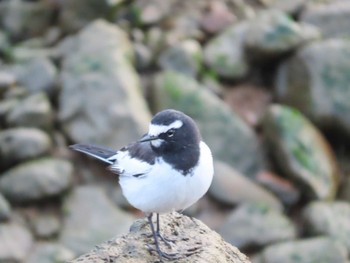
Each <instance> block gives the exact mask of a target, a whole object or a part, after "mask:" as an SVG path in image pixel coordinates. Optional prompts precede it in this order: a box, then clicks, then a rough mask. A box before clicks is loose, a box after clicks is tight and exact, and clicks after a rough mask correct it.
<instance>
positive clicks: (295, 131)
mask: <svg viewBox="0 0 350 263" xmlns="http://www.w3.org/2000/svg"><path fill="white" fill-rule="evenodd" d="M263 126H264V136H265V140H266V145H267V147H268V149H269V152H270V154H271V157H272V158H273V161H274V162H275V163H276V164H277V165H278V167H279V169H280V170H281V174H282V175H285V176H288V177H290V178H291V179H293V180H294V181H295V183H296V184H297V185H299V186H300V187H301V188H302V189H305V190H304V191H303V193H304V194H305V196H307V197H309V198H314V199H323V200H330V199H333V198H334V197H335V195H336V190H337V187H338V181H339V172H338V167H337V163H336V161H335V156H334V154H333V152H332V149H331V148H330V146H329V145H328V143H327V141H326V140H325V138H324V137H323V136H322V134H321V133H320V132H319V131H318V130H317V128H316V127H314V126H313V124H312V123H311V122H309V121H308V120H307V119H306V118H305V117H303V116H302V115H301V114H300V113H299V112H298V111H297V110H294V109H292V108H289V107H286V106H281V105H277V104H275V105H272V106H271V107H270V109H269V111H268V112H267V114H266V116H265V118H264V121H263Z"/></svg>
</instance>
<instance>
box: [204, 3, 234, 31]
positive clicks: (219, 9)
mask: <svg viewBox="0 0 350 263" xmlns="http://www.w3.org/2000/svg"><path fill="white" fill-rule="evenodd" d="M235 20H236V17H235V15H234V14H233V13H232V11H231V10H230V9H229V8H228V6H227V5H226V3H225V2H221V1H211V2H208V6H207V11H206V12H205V13H204V14H203V16H202V18H201V20H200V25H201V27H202V29H203V30H204V31H206V32H207V33H209V34H217V33H219V32H221V31H223V30H224V29H225V28H227V27H228V26H229V25H230V24H232V23H233V22H235Z"/></svg>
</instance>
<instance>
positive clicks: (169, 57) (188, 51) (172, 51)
mask: <svg viewBox="0 0 350 263" xmlns="http://www.w3.org/2000/svg"><path fill="white" fill-rule="evenodd" d="M202 60H203V54H202V49H201V46H200V44H199V43H198V42H197V41H195V40H190V39H189V40H184V41H182V42H180V43H177V44H175V45H174V46H172V47H170V48H168V49H166V50H164V52H163V53H162V54H160V57H159V60H158V64H159V65H160V67H161V68H162V69H163V70H173V71H176V72H179V73H182V74H185V75H188V76H192V77H195V76H196V75H197V74H198V72H199V70H200V69H201V67H202Z"/></svg>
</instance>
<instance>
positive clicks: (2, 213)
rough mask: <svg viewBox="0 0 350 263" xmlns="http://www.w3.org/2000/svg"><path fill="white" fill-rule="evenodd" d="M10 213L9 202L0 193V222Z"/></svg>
mask: <svg viewBox="0 0 350 263" xmlns="http://www.w3.org/2000/svg"><path fill="white" fill-rule="evenodd" d="M10 215H11V206H10V203H9V202H7V200H6V199H5V197H4V196H3V195H2V194H1V193H0V224H1V222H2V221H6V220H8V219H9V218H10ZM0 236H1V234H0Z"/></svg>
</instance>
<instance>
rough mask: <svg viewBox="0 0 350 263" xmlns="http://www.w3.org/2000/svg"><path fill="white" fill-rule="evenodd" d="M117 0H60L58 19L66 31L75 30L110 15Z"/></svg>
mask: <svg viewBox="0 0 350 263" xmlns="http://www.w3.org/2000/svg"><path fill="white" fill-rule="evenodd" d="M118 2H121V1H118V0H102V1H101V0H74V1H71V0H60V1H59V4H60V8H61V12H60V15H59V20H60V24H61V27H62V28H63V30H64V31H66V32H70V33H71V32H76V31H78V30H79V29H81V28H83V27H84V26H86V25H87V24H88V23H90V22H91V21H93V20H95V19H97V18H107V16H108V15H109V16H112V14H113V7H114V6H115V5H116V4H118Z"/></svg>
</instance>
